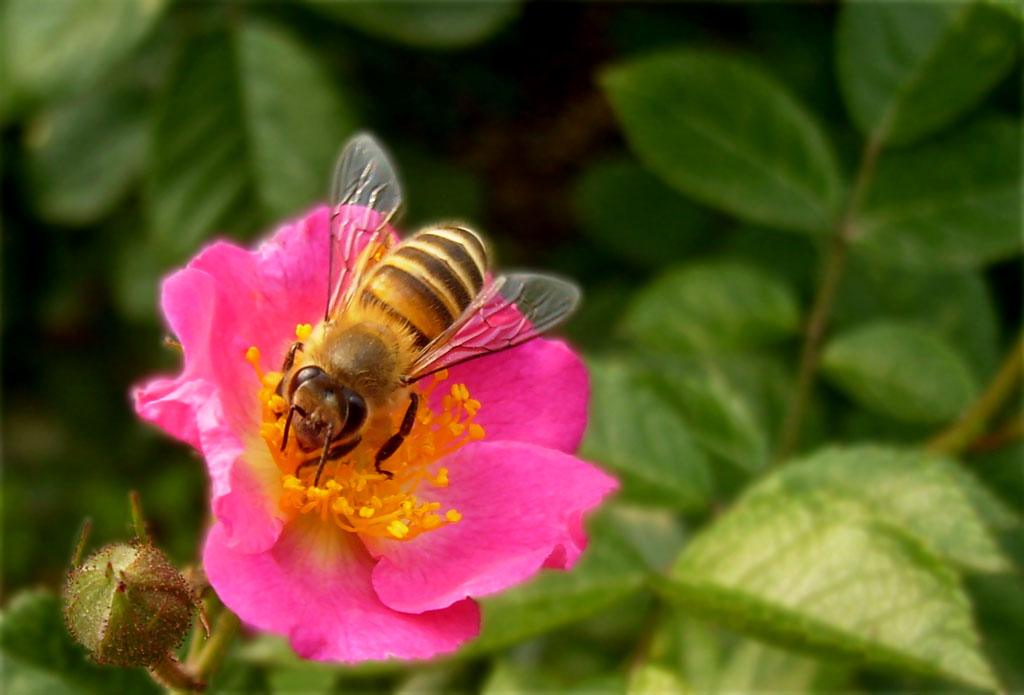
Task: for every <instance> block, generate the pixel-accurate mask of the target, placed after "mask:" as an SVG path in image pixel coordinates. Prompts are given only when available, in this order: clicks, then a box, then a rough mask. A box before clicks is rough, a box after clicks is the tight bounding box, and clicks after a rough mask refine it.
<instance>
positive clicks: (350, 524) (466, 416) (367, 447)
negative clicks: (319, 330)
mask: <svg viewBox="0 0 1024 695" xmlns="http://www.w3.org/2000/svg"><path fill="white" fill-rule="evenodd" d="M296 334H297V335H299V336H300V337H301V336H302V335H303V334H306V335H308V327H307V326H299V327H298V328H297V329H296ZM246 359H247V360H248V361H249V362H251V363H252V365H253V366H254V367H255V369H256V371H257V374H258V375H259V377H260V383H261V388H260V390H259V396H258V397H259V401H260V405H261V406H262V420H263V421H262V424H261V425H260V437H262V438H263V440H264V441H265V442H266V444H267V449H268V450H269V451H270V454H271V456H273V458H274V462H275V463H276V464H277V467H278V470H280V472H281V482H282V485H283V487H284V493H283V494H282V496H281V499H280V500H279V505H280V508H281V510H282V511H284V512H285V513H287V514H289V515H291V516H294V515H297V514H317V515H318V516H319V517H320V518H321V519H323V520H324V521H328V520H331V521H333V522H334V523H335V524H337V525H338V526H339V527H341V528H342V529H344V530H346V531H351V532H353V533H359V534H363V535H368V536H377V537H382V538H393V539H398V540H406V541H407V540H412V539H413V538H415V537H416V536H418V535H420V534H421V533H423V532H425V531H430V530H433V529H436V528H440V527H441V526H445V525H447V524H453V523H456V522H457V521H459V519H461V518H462V515H461V514H459V512H458V511H456V510H455V509H448V510H445V511H442V510H441V503H440V502H435V501H430V500H428V499H425V498H423V497H421V496H420V494H419V493H420V492H421V490H420V488H421V486H422V485H424V484H426V485H428V486H431V487H436V488H444V487H448V469H447V468H439V467H437V466H434V465H432V464H434V463H435V462H436V461H438V460H439V459H440V458H442V457H443V456H446V455H447V454H450V453H451V452H453V451H455V450H456V449H459V448H460V447H462V446H464V445H465V444H467V443H469V442H471V441H476V440H479V439H483V437H484V429H483V427H481V426H480V425H479V424H477V423H475V422H474V419H475V418H476V414H477V412H478V411H479V410H480V402H479V401H477V400H474V399H472V398H470V396H469V390H468V389H467V388H466V385H465V384H452V385H450V387H449V388H448V394H447V395H445V396H444V398H443V399H442V409H441V411H440V412H439V413H435V412H434V411H433V410H431V409H430V395H431V393H432V392H433V391H434V390H435V389H436V388H437V387H438V386H439V385H440V384H442V383H443V382H445V381H446V380H447V379H448V372H447V370H444V371H441V372H438V373H437V374H435V375H434V376H433V379H432V380H431V381H430V382H429V383H427V384H426V385H425V386H416V387H414V388H416V389H417V393H418V394H419V396H420V398H419V407H418V409H417V413H416V420H415V423H414V424H413V427H412V431H411V432H410V433H409V436H407V437H406V438H405V440H404V441H403V442H402V445H401V446H400V447H399V448H398V451H396V452H395V453H394V454H393V455H392V456H391V457H390V458H388V459H387V460H386V461H385V462H383V464H382V466H383V468H384V469H385V470H387V471H388V472H390V473H391V474H392V476H393V477H392V478H390V479H389V478H388V477H387V476H386V475H383V474H381V473H378V472H377V471H376V468H375V466H374V458H375V455H376V453H377V450H378V449H379V448H380V447H379V445H377V446H373V445H371V444H369V443H368V442H367V441H366V438H364V440H363V441H362V442H360V444H359V445H358V446H357V447H356V448H355V449H353V450H352V451H351V452H350V453H348V454H346V455H344V456H342V457H340V458H338V459H336V460H329V461H327V463H326V465H325V466H324V470H323V474H322V475H321V477H320V484H319V485H318V486H314V485H313V479H314V476H315V474H316V469H317V463H318V462H319V460H320V454H321V450H319V449H318V450H315V451H303V450H302V449H301V448H300V447H299V444H298V441H297V439H298V438H297V437H295V436H294V435H291V436H289V437H288V443H287V445H286V446H285V447H284V449H283V450H282V449H281V442H282V440H283V439H284V430H285V421H286V420H287V416H288V403H287V402H286V401H285V399H284V398H282V397H281V396H279V395H278V394H277V387H278V384H279V383H280V382H281V379H282V378H283V377H284V375H283V374H282V373H281V372H264V371H263V370H262V369H260V367H259V360H260V353H259V350H258V349H256V348H255V347H251V348H249V350H248V352H247V353H246ZM407 405H408V402H407V401H404V400H403V401H402V402H401V405H400V406H399V407H398V408H396V410H395V411H394V412H392V413H390V418H391V423H392V430H391V432H389V433H387V435H390V434H392V433H394V432H397V431H398V428H399V424H400V423H401V421H402V418H403V416H404V415H405V410H406V407H407ZM428 489H429V488H428ZM427 494H428V495H429V492H428V493H427Z"/></svg>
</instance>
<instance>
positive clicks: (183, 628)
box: [64, 541, 196, 666]
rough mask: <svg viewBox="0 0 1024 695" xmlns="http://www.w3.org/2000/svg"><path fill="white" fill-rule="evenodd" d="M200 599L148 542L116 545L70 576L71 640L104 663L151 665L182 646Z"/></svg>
mask: <svg viewBox="0 0 1024 695" xmlns="http://www.w3.org/2000/svg"><path fill="white" fill-rule="evenodd" d="M195 607H196V599H195V596H194V595H193V594H192V591H191V590H190V589H189V587H188V584H186V582H185V579H184V578H183V577H182V576H181V574H179V573H178V570H177V569H175V567H174V565H172V564H171V563H170V562H169V561H168V560H167V558H166V557H165V556H164V554H163V553H161V552H160V551H159V550H157V549H156V548H154V547H153V546H152V545H150V544H148V543H143V542H141V541H136V542H134V543H131V544H128V543H115V544H113V545H108V546H107V547H105V548H103V549H101V550H99V551H98V552H96V553H95V554H94V555H92V556H90V557H89V558H88V559H87V560H86V561H85V562H83V563H82V564H81V565H80V566H79V567H77V568H75V569H73V570H71V572H70V573H69V574H68V582H67V585H66V586H65V587H64V616H65V618H66V620H67V625H68V630H69V631H70V632H71V635H72V636H73V637H74V638H75V639H76V640H78V641H79V642H81V643H82V644H83V645H85V647H86V649H88V650H89V651H90V652H91V654H92V657H93V658H94V659H95V660H96V661H98V662H100V663H103V664H113V665H117V666H149V665H151V664H154V663H157V662H158V661H160V660H162V659H164V658H165V657H166V656H167V654H168V652H169V651H170V650H173V649H176V648H177V647H178V646H180V645H181V642H182V640H183V639H184V637H185V634H186V633H187V632H188V630H189V627H190V625H191V622H192V611H193V610H194V609H195Z"/></svg>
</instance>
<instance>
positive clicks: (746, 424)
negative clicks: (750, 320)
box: [651, 354, 786, 473]
mask: <svg viewBox="0 0 1024 695" xmlns="http://www.w3.org/2000/svg"><path fill="white" fill-rule="evenodd" d="M651 380H652V382H653V383H654V384H655V387H656V389H657V391H658V393H660V394H661V395H662V397H663V398H665V400H666V401H667V402H668V403H670V404H671V405H672V406H674V407H676V408H677V409H678V410H679V412H681V413H682V414H683V415H684V416H685V418H686V424H687V426H688V427H689V429H690V431H691V432H692V433H693V438H694V439H695V440H696V441H697V443H698V444H700V446H701V447H702V448H703V449H704V450H705V451H707V453H709V454H710V455H713V456H716V457H719V458H721V459H724V460H726V461H728V462H730V463H731V464H733V465H735V466H737V467H738V468H739V469H740V470H742V471H745V472H747V473H753V472H756V471H759V470H761V469H762V468H764V466H765V465H766V464H767V463H768V458H769V456H770V454H771V441H770V439H769V435H768V433H769V432H774V431H775V430H776V429H777V428H778V423H777V422H775V420H777V417H774V416H775V415H776V414H777V413H778V412H780V410H781V408H782V407H783V406H784V405H785V390H786V376H785V374H784V373H782V372H781V370H780V369H779V368H778V365H777V364H775V363H773V362H771V361H769V360H767V359H765V358H763V357H759V356H756V355H749V354H744V355H735V356H721V357H717V358H714V357H698V358H690V359H660V360H656V361H655V362H654V364H653V365H652V376H651Z"/></svg>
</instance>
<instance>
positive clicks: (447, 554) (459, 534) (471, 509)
mask: <svg viewBox="0 0 1024 695" xmlns="http://www.w3.org/2000/svg"><path fill="white" fill-rule="evenodd" d="M442 464H443V465H444V466H445V467H447V468H448V469H449V480H450V485H449V486H448V487H447V488H442V489H438V488H430V491H429V495H424V497H425V498H427V499H430V500H437V501H440V502H441V503H442V507H441V509H442V511H445V510H447V509H450V508H455V509H456V510H458V511H459V512H460V513H461V514H462V520H461V521H459V522H458V523H455V524H451V525H448V526H444V527H442V528H440V529H437V530H434V531H430V532H428V533H424V534H423V535H421V536H419V537H418V538H415V539H414V540H411V541H408V542H401V541H390V540H385V539H365V538H364V542H365V543H366V544H367V546H368V547H369V548H370V551H371V552H372V553H373V554H374V555H379V556H380V560H379V562H378V563H377V567H376V568H375V569H374V571H373V586H374V588H375V589H376V590H377V595H378V596H380V599H381V601H383V602H384V603H385V604H387V605H388V606H391V607H392V608H394V609H396V610H401V611H410V612H412V611H423V610H433V609H438V608H443V607H445V606H449V605H452V604H453V603H455V602H457V601H460V600H462V599H464V598H466V597H467V596H481V595H484V594H489V593H492V592H495V591H499V590H500V589H504V588H505V587H507V586H510V585H512V584H515V583H516V582H519V581H522V580H523V579H526V578H527V577H529V576H530V575H532V574H533V573H534V572H536V571H537V570H538V569H540V568H541V567H542V566H545V563H547V566H557V567H563V568H568V567H570V566H571V565H572V564H573V563H574V562H575V561H576V559H577V558H578V557H579V554H580V553H581V552H582V550H583V546H584V545H585V539H584V537H583V533H582V527H581V525H580V517H581V515H582V513H583V512H585V511H587V510H588V509H591V508H592V507H594V506H595V505H596V504H597V503H598V502H599V501H600V499H601V498H602V497H603V496H604V495H606V494H607V493H608V492H610V491H611V490H614V489H615V487H616V482H615V480H614V479H612V478H610V477H609V476H607V475H605V474H604V473H602V472H601V471H599V470H598V469H597V468H595V467H594V466H592V465H590V464H588V463H586V462H585V461H581V460H580V459H577V458H575V457H573V456H569V455H567V454H564V453H562V452H559V451H555V450H552V449H545V448H543V447H538V446H534V445H532V444H524V443H520V442H490V443H489V442H486V441H485V442H480V443H478V444H472V445H468V446H465V447H463V448H462V449H459V450H458V451H456V452H455V453H453V454H451V455H449V456H447V457H445V458H444V459H443V461H442Z"/></svg>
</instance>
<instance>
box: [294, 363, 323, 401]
mask: <svg viewBox="0 0 1024 695" xmlns="http://www.w3.org/2000/svg"><path fill="white" fill-rule="evenodd" d="M324 373H325V372H324V370H322V369H320V367H312V366H310V367H303V368H302V369H300V370H299V371H297V372H295V376H293V377H292V381H291V383H290V384H288V395H289V396H291V395H292V394H294V393H295V390H296V389H297V388H299V387H300V386H302V385H303V384H304V383H306V382H307V381H309V380H311V379H315V378H317V377H318V376H320V375H321V374H324Z"/></svg>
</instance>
